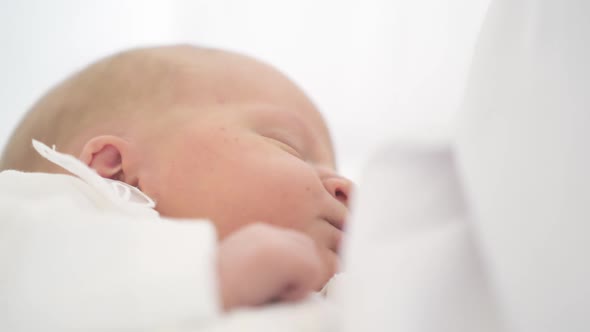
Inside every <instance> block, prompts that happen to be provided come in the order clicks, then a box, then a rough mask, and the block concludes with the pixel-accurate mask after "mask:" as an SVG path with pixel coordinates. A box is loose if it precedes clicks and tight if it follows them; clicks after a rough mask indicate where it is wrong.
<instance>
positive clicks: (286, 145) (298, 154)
mask: <svg viewBox="0 0 590 332" xmlns="http://www.w3.org/2000/svg"><path fill="white" fill-rule="evenodd" d="M265 137H266V138H267V139H270V140H273V141H275V142H277V143H279V145H280V146H281V148H282V149H284V150H286V151H287V152H288V153H290V154H292V155H294V156H295V157H297V158H299V159H302V160H303V159H304V158H303V155H302V154H301V152H300V151H299V150H298V149H297V148H296V147H295V146H293V144H290V143H289V142H286V140H281V139H278V138H275V137H269V136H265Z"/></svg>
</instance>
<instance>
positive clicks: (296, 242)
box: [218, 224, 323, 310]
mask: <svg viewBox="0 0 590 332" xmlns="http://www.w3.org/2000/svg"><path fill="white" fill-rule="evenodd" d="M218 269H219V270H218V271H219V284H220V289H221V300H222V303H223V308H224V309H225V310H231V309H233V308H237V307H243V306H257V305H262V304H267V303H272V302H275V301H296V300H300V299H302V298H304V297H305V296H306V295H308V294H309V293H310V292H312V291H313V288H314V286H317V284H318V283H319V281H320V280H319V279H321V277H322V272H323V266H322V262H321V260H320V256H319V253H318V250H317V249H316V246H315V244H314V242H313V241H312V240H311V239H310V238H309V237H307V236H306V235H304V234H302V233H299V232H296V231H293V230H288V229H283V228H278V227H274V226H270V225H266V224H253V225H250V226H247V227H244V228H242V229H240V230H239V231H236V232H235V233H234V234H232V235H230V236H228V237H227V238H226V239H224V240H223V241H222V242H221V244H220V247H219V254H218Z"/></svg>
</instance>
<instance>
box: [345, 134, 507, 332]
mask: <svg viewBox="0 0 590 332" xmlns="http://www.w3.org/2000/svg"><path fill="white" fill-rule="evenodd" d="M456 171H457V169H456V165H455V162H454V154H453V151H452V147H451V146H450V144H448V143H444V142H442V143H437V142H406V143H399V144H392V145H390V146H389V147H388V148H386V149H383V150H381V151H380V153H379V154H378V155H377V156H376V157H375V158H374V159H373V160H372V161H371V163H370V164H369V167H368V168H367V170H366V172H365V174H364V177H363V181H362V182H361V186H360V188H359V191H358V192H357V197H358V200H357V201H356V204H355V206H354V209H353V216H352V219H351V222H350V223H349V226H350V229H349V231H350V233H349V240H350V241H349V242H348V243H347V246H346V247H345V252H344V258H345V276H346V278H345V279H344V280H343V285H339V287H338V288H337V289H336V291H337V293H340V294H335V298H336V299H337V300H339V303H340V304H341V307H342V310H343V314H342V316H341V317H342V324H341V328H342V331H345V332H353V331H403V332H429V331H439V332H445V331H448V332H471V331H489V332H497V331H500V330H501V327H500V326H501V322H500V320H499V317H498V312H497V310H496V306H495V304H494V298H493V293H492V292H491V290H490V289H489V286H488V282H487V280H486V273H485V264H484V263H482V262H481V260H480V255H479V251H478V248H477V245H476V243H477V242H476V241H475V240H474V238H473V230H472V225H471V220H470V216H469V209H468V205H467V203H466V202H465V199H464V196H463V188H462V186H461V183H460V180H459V177H458V175H457V172H456Z"/></svg>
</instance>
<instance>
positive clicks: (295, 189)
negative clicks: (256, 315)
mask: <svg viewBox="0 0 590 332" xmlns="http://www.w3.org/2000/svg"><path fill="white" fill-rule="evenodd" d="M58 129H59V130H58ZM19 132H20V134H19ZM19 135H20V137H19ZM31 137H35V138H37V139H39V140H41V141H44V142H47V143H48V144H56V145H57V146H58V147H59V148H60V150H61V151H63V152H65V153H68V154H71V155H74V156H78V158H79V159H80V160H81V161H83V162H84V163H85V164H87V165H88V166H89V167H91V168H93V169H94V170H96V172H97V173H98V174H99V175H100V176H102V177H105V178H110V179H115V180H119V181H123V182H125V183H127V184H130V185H132V186H135V187H137V188H139V189H140V190H141V191H142V192H144V193H145V194H146V195H148V196H149V197H151V198H152V199H153V200H154V201H155V202H156V207H155V209H156V210H157V211H158V212H159V213H160V215H162V216H164V217H171V218H206V219H208V220H211V222H212V223H214V225H215V227H216V229H217V233H218V237H219V240H220V242H219V249H218V253H217V266H218V280H219V287H220V296H221V302H222V304H223V308H224V309H225V310H231V309H233V308H237V307H243V306H258V305H264V304H268V303H274V302H281V301H295V300H299V299H302V298H304V297H305V296H306V295H308V294H309V293H310V292H312V291H314V290H319V289H320V288H321V287H322V286H323V285H324V284H325V283H326V282H327V281H328V280H329V279H330V278H331V277H332V276H333V275H334V273H335V272H336V271H337V269H338V253H339V248H340V242H341V239H342V235H343V228H344V223H345V219H346V215H347V212H348V200H349V197H350V194H351V193H350V191H351V183H350V181H349V180H347V179H346V178H344V177H342V176H340V175H338V174H337V172H336V170H335V169H336V165H335V160H334V152H333V148H332V143H331V140H330V135H329V131H328V129H327V127H326V125H325V123H324V120H323V119H322V116H321V115H320V113H319V112H318V110H317V109H316V108H315V107H314V105H313V104H312V102H311V101H310V100H309V99H308V98H307V97H306V96H305V94H304V93H303V92H302V91H301V90H300V89H299V88H298V87H297V86H296V85H295V84H294V83H292V82H291V81H290V80H289V79H287V78H286V77H285V76H284V75H283V74H281V73H280V72H278V71H277V70H276V69H274V68H272V67H270V66H268V65H266V64H264V63H261V62H259V61H257V60H254V59H252V58H249V57H246V56H243V55H239V54H235V53H231V52H225V51H220V50H212V49H202V48H196V47H190V46H173V47H159V48H151V49H139V50H132V51H128V52H124V53H121V54H117V55H114V56H112V57H109V58H106V59H104V60H101V61H99V62H97V63H95V64H93V65H91V66H89V67H88V68H86V69H84V70H83V71H81V72H79V73H77V74H76V75H74V76H73V77H71V78H69V79H68V80H66V81H65V82H63V83H62V84H60V85H59V86H58V87H56V88H55V89H53V90H52V91H50V93H49V94H47V95H46V96H45V97H44V98H42V99H41V100H40V101H39V103H38V104H37V105H36V106H35V107H34V108H33V110H32V111H31V112H30V113H29V115H28V116H27V118H26V119H25V120H24V121H23V123H22V125H21V128H19V129H18V130H17V134H16V136H15V137H14V138H13V140H12V141H13V142H14V143H11V145H9V146H8V147H7V150H6V154H5V156H4V157H5V158H4V160H5V163H7V165H6V167H7V168H15V169H23V170H27V171H43V172H54V173H56V172H62V171H60V170H59V169H57V168H55V167H53V166H51V165H49V164H47V163H45V162H43V161H42V160H39V159H36V157H32V156H34V153H33V152H30V153H28V152H27V153H24V152H20V151H25V152H26V151H30V148H28V147H26V145H27V140H28V144H29V145H30V138H31ZM19 144H20V145H19ZM11 163H12V164H11Z"/></svg>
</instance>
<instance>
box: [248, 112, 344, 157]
mask: <svg viewBox="0 0 590 332" xmlns="http://www.w3.org/2000/svg"><path fill="white" fill-rule="evenodd" d="M254 111H255V112H256V113H257V114H259V115H260V116H262V117H264V118H268V119H274V120H277V121H279V122H283V123H289V124H294V125H295V128H296V133H298V134H299V136H301V137H302V138H301V139H302V140H303V142H301V143H302V144H303V145H304V148H305V149H306V150H308V152H309V154H310V155H311V156H315V158H314V159H316V160H317V161H319V162H320V163H321V164H323V165H328V166H329V167H330V168H334V169H336V160H335V156H334V152H333V150H332V149H329V151H328V153H327V154H328V155H329V158H327V159H325V158H323V153H322V152H321V151H320V149H319V148H318V145H319V142H318V141H317V140H315V139H313V137H314V136H315V135H314V133H313V129H312V128H311V127H310V126H308V125H307V124H306V123H305V121H304V120H303V117H302V116H301V115H300V114H299V113H298V112H289V111H283V110H281V109H277V108H276V107H272V106H268V107H257V108H255V109H254ZM319 134H320V133H318V136H320V137H321V135H319ZM322 141H323V140H322ZM328 143H329V146H330V147H331V142H328ZM324 159H325V160H324Z"/></svg>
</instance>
